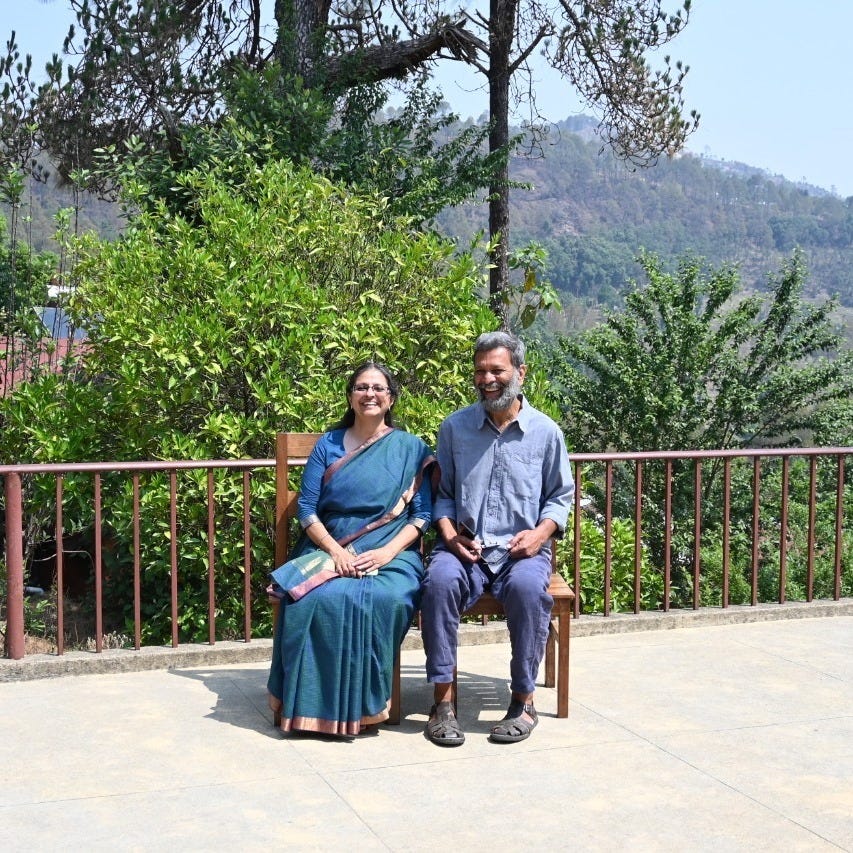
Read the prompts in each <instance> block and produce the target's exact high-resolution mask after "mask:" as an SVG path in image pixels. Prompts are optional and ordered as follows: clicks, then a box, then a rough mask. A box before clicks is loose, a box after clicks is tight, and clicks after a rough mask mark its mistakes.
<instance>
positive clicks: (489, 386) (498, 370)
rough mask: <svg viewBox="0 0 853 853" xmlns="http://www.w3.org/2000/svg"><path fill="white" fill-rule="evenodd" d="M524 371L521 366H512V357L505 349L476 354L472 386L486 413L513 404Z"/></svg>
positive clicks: (519, 388)
mask: <svg viewBox="0 0 853 853" xmlns="http://www.w3.org/2000/svg"><path fill="white" fill-rule="evenodd" d="M526 369H527V368H526V367H525V365H523V364H522V365H521V367H519V368H515V367H513V366H512V357H511V356H510V352H509V350H508V349H507V348H506V347H498V348H497V349H492V350H487V351H486V352H480V353H477V355H476V357H475V358H474V385H475V386H476V388H477V393H478V394H479V395H480V401H481V402H482V403H483V405H484V406H485V408H486V410H487V411H489V412H497V411H501V410H502V409H507V408H509V407H510V406H511V405H512V404H513V401H514V400H515V399H516V397H518V395H519V394H520V393H521V386H522V383H523V382H524V374H525V372H526Z"/></svg>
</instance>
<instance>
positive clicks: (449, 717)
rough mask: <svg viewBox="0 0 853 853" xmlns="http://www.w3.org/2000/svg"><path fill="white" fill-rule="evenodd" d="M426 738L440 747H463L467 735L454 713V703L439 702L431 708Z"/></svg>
mask: <svg viewBox="0 0 853 853" xmlns="http://www.w3.org/2000/svg"><path fill="white" fill-rule="evenodd" d="M426 736H427V737H428V738H429V740H430V741H432V742H433V743H434V744H437V745H438V746H461V745H462V744H463V743H465V733H464V732H463V731H462V728H461V727H460V725H459V720H457V719H456V714H455V713H454V712H453V703H452V702H438V703H437V704H435V705H433V706H432V708H430V712H429V722H427V724H426Z"/></svg>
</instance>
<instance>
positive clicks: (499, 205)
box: [489, 0, 518, 326]
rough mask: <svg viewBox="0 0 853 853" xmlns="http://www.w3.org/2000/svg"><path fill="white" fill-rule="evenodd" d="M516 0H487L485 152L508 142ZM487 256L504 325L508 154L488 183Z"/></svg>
mask: <svg viewBox="0 0 853 853" xmlns="http://www.w3.org/2000/svg"><path fill="white" fill-rule="evenodd" d="M517 7H518V0H490V5H489V22H490V36H489V117H490V119H491V129H490V131H489V151H490V152H494V151H499V150H500V149H502V148H503V149H504V150H506V146H507V145H508V144H509V83H510V50H511V48H512V42H513V36H514V34H515V17H516V13H517V11H518V8H517ZM489 196H490V200H489V236H490V238H491V240H492V243H493V249H492V251H491V255H490V258H489V260H490V263H491V269H490V270H489V299H490V302H491V304H492V307H493V309H494V310H495V311H496V312H497V314H498V316H499V317H500V318H501V325H504V326H505V325H506V317H505V313H506V312H505V309H504V306H503V304H502V302H501V293H502V291H503V290H504V289H505V288H506V287H507V285H508V284H509V265H508V254H509V156H508V155H507V156H506V157H505V159H504V161H503V163H502V165H501V168H500V170H499V171H498V172H497V173H496V174H495V177H494V179H493V180H492V182H491V184H490V186H489Z"/></svg>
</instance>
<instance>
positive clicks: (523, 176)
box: [0, 116, 853, 309]
mask: <svg viewBox="0 0 853 853" xmlns="http://www.w3.org/2000/svg"><path fill="white" fill-rule="evenodd" d="M595 127H596V123H595V121H594V120H593V119H590V118H587V117H583V116H581V117H574V118H571V119H567V120H566V121H563V122H560V123H559V124H557V125H554V126H552V128H551V130H550V132H549V133H548V134H547V136H546V137H545V138H544V139H542V140H541V142H540V143H539V145H538V146H537V147H536V148H534V149H533V150H532V151H530V152H527V153H526V154H525V156H522V154H521V153H519V154H518V155H517V156H514V157H513V159H512V163H511V176H512V179H513V180H514V181H517V182H520V183H525V184H528V185H529V187H530V188H529V189H514V190H512V194H511V203H512V212H511V217H512V234H511V242H512V244H513V245H514V246H520V245H523V244H524V243H527V242H528V241H531V240H535V241H538V242H539V243H541V244H542V245H543V246H544V247H545V248H546V249H547V250H548V253H549V258H550V265H549V269H548V272H547V275H548V277H549V278H550V280H551V282H552V283H553V284H554V285H555V287H557V288H558V290H559V291H561V293H562V294H563V296H564V297H565V298H566V300H568V301H571V300H574V301H577V302H582V303H584V304H586V305H593V306H594V305H600V306H610V305H616V304H618V303H619V302H620V293H621V291H622V289H623V288H624V286H625V283H626V281H628V279H630V278H632V277H634V276H636V275H638V273H639V267H638V266H637V264H636V262H635V258H636V256H637V254H638V253H639V251H640V250H641V249H646V250H649V251H653V252H655V253H657V254H659V255H660V256H661V257H662V258H664V259H666V260H672V261H675V260H676V259H677V258H679V257H680V256H682V255H684V254H685V253H692V254H695V255H698V256H700V257H703V258H705V259H706V260H707V261H708V262H709V263H713V264H715V265H719V264H723V263H735V264H738V265H739V267H740V270H741V277H742V280H743V282H744V285H745V287H746V288H747V289H751V290H761V289H763V288H765V287H766V280H767V276H768V274H771V273H774V272H776V271H777V270H778V269H779V267H780V265H781V263H782V261H783V260H784V259H785V258H788V257H790V255H791V253H792V252H793V250H794V249H795V247H799V248H801V249H802V250H803V252H804V254H805V257H806V259H807V263H808V267H809V272H810V274H809V281H808V295H809V296H810V297H814V298H825V297H826V296H827V295H831V294H838V297H839V300H840V303H841V304H842V306H846V307H847V308H848V309H853V198H848V199H841V198H838V197H837V196H835V195H833V194H832V193H830V192H828V191H826V190H822V189H820V188H818V187H813V186H808V185H803V184H795V183H791V182H789V181H786V180H784V179H783V178H781V177H779V176H775V175H771V174H770V173H768V172H766V171H764V170H762V169H760V168H758V167H755V166H749V165H746V164H743V163H735V162H727V161H720V160H714V159H712V158H708V157H700V156H696V155H693V154H683V155H680V156H677V157H674V158H671V159H667V158H662V159H660V160H659V161H658V162H657V163H656V164H655V165H654V166H653V167H648V168H637V169H631V168H630V167H628V166H626V165H625V164H624V163H622V162H620V161H619V160H617V159H616V158H615V157H614V156H613V155H612V154H611V153H610V152H609V150H603V151H602V150H601V144H600V141H599V140H598V138H597V137H596V135H595ZM74 200H75V198H74V195H73V193H72V192H71V190H70V189H67V188H62V187H57V186H55V185H51V184H33V185H32V186H31V188H30V190H29V192H28V195H27V198H26V199H25V204H24V205H23V210H22V214H21V216H20V217H19V223H18V239H20V240H25V241H27V242H29V243H30V244H31V245H32V246H33V247H34V248H36V249H38V250H44V249H52V250H54V251H55V250H56V245H55V244H54V243H53V242H52V241H51V234H52V233H53V231H54V229H55V224H54V222H53V214H54V213H55V211H56V210H57V209H58V208H60V207H73V206H74ZM76 213H77V217H78V221H77V225H76V228H77V230H78V231H86V230H94V231H96V232H98V233H100V234H101V235H103V236H106V237H113V236H115V235H116V234H117V233H119V231H120V228H121V217H120V215H119V210H118V207H117V206H116V205H112V204H109V203H108V202H104V201H99V200H97V199H94V198H91V197H82V198H80V200H79V205H78V207H77V211H76ZM0 214H2V215H4V216H6V217H7V218H8V217H9V210H8V207H3V206H0ZM27 217H29V219H27ZM487 222H488V218H487V210H486V205H485V204H484V203H482V202H480V203H470V204H465V205H462V206H460V207H457V208H453V209H450V210H446V211H443V212H442V213H441V215H440V216H439V218H438V220H437V223H436V225H437V227H438V228H439V229H440V230H441V231H442V232H444V233H445V234H447V235H449V236H452V237H454V238H456V239H457V240H458V241H459V243H460V245H466V244H467V243H468V242H469V241H470V240H471V238H472V237H473V235H475V234H476V233H477V232H479V231H481V230H485V229H486V227H487Z"/></svg>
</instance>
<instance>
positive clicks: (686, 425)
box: [549, 254, 853, 450]
mask: <svg viewBox="0 0 853 853" xmlns="http://www.w3.org/2000/svg"><path fill="white" fill-rule="evenodd" d="M640 262H641V264H642V266H643V269H644V271H645V273H646V276H647V278H648V283H647V285H646V286H645V287H641V286H640V285H639V284H637V283H636V282H634V283H633V284H632V287H631V289H630V291H629V293H628V294H627V296H626V299H625V310H624V311H622V312H612V313H611V314H609V315H608V317H607V320H606V321H605V322H604V323H602V324H600V325H599V326H597V327H595V328H593V329H591V330H590V331H588V332H586V333H584V334H582V335H580V336H578V337H577V338H569V337H566V336H559V337H558V339H557V344H556V350H555V351H554V353H553V356H552V359H551V362H550V367H551V370H550V371H549V372H550V373H551V375H552V376H553V377H555V378H556V379H557V380H558V381H559V382H560V383H561V386H562V387H561V389H560V392H559V394H560V396H561V399H562V401H563V409H564V412H565V417H566V427H567V432H568V434H569V435H571V436H572V438H573V441H574V442H575V445H576V446H579V447H583V448H584V449H587V450H605V449H617V450H667V449H681V448H687V447H690V448H726V447H745V446H752V445H756V444H767V443H771V442H791V441H794V440H796V439H797V437H798V436H802V435H804V434H807V433H808V431H810V430H813V429H815V428H817V427H818V426H819V424H820V419H819V417H818V413H819V412H820V411H821V409H822V407H823V406H826V405H829V404H831V403H834V402H835V401H843V400H849V399H850V395H851V390H853V371H851V365H853V354H851V353H850V352H849V351H843V352H840V353H836V352H835V350H836V348H837V347H838V346H839V343H840V338H839V336H838V334H837V332H836V331H835V330H834V329H833V327H832V325H831V316H832V311H833V309H834V307H835V304H834V302H833V301H832V300H829V301H826V302H824V303H823V304H821V305H818V306H811V305H807V304H806V303H804V302H803V300H802V297H801V294H802V288H803V280H804V276H805V272H804V269H803V265H802V261H801V258H800V256H799V255H795V256H794V257H793V258H792V259H791V261H790V262H789V263H788V264H786V265H785V266H784V267H783V269H782V270H781V271H780V273H779V274H778V276H777V277H776V278H775V279H773V280H772V281H771V294H770V296H769V298H767V299H764V298H762V297H760V296H753V297H750V298H745V299H741V300H740V301H739V302H738V301H736V299H737V295H738V294H737V288H738V276H737V273H736V272H735V270H734V269H732V268H725V267H724V268H721V269H718V270H711V271H710V273H705V272H704V271H703V269H702V267H701V265H700V263H699V262H698V261H696V260H693V259H689V258H688V259H685V260H682V261H681V263H680V264H679V267H678V270H677V272H676V273H675V274H672V273H667V272H665V271H664V270H663V268H662V265H661V263H660V261H659V260H658V259H657V258H656V257H654V256H652V255H648V254H646V255H643V256H642V257H641V259H640ZM819 356H829V357H823V358H819Z"/></svg>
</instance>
